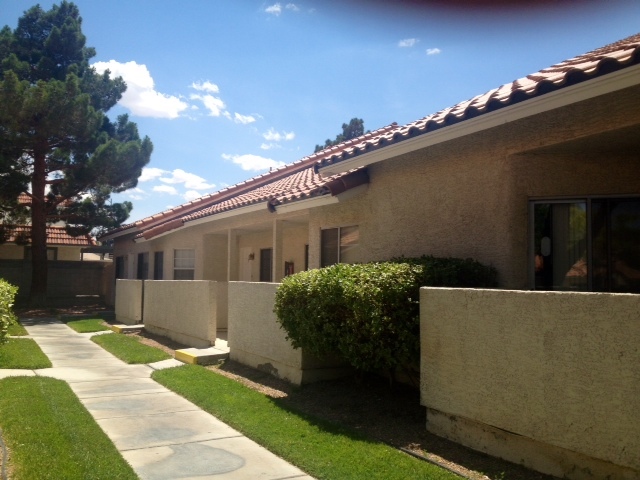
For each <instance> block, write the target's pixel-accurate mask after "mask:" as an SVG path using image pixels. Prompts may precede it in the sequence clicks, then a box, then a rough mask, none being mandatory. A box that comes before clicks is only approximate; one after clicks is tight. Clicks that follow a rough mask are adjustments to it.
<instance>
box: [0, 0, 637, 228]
mask: <svg viewBox="0 0 640 480" xmlns="http://www.w3.org/2000/svg"><path fill="white" fill-rule="evenodd" d="M39 3H40V5H41V6H42V7H43V8H45V9H49V8H50V7H51V5H52V4H53V3H56V2H53V1H50V0H43V1H40V2H39ZM75 3H76V5H78V7H79V9H80V13H81V15H82V17H83V31H84V33H85V35H86V36H87V44H88V45H89V46H93V47H95V49H96V51H97V56H96V57H95V58H94V59H93V62H92V63H94V64H95V66H96V68H101V69H102V68H105V67H106V66H108V67H109V68H110V69H111V71H112V72H114V73H117V74H120V75H122V76H123V77H124V78H125V81H126V82H127V84H128V85H129V89H128V91H127V93H126V94H125V97H124V98H123V99H122V100H121V102H120V104H119V105H118V106H116V107H115V108H114V109H112V110H111V111H110V112H109V114H110V115H111V116H116V115H118V114H120V113H128V114H129V115H130V118H131V120H133V121H135V122H136V123H137V124H138V127H139V130H140V133H141V134H142V135H148V136H149V137H150V138H151V140H152V142H153V144H154V153H153V155H152V158H151V162H150V163H149V165H148V168H146V169H145V171H144V172H143V176H142V177H141V178H140V181H139V183H138V187H137V188H136V189H134V190H130V191H128V192H125V193H123V194H119V195H116V196H114V200H116V201H121V200H130V201H131V202H132V203H133V205H134V210H133V212H132V216H131V218H130V219H129V221H134V220H137V219H140V218H143V217H146V216H148V215H151V214H154V213H157V212H160V211H162V210H165V209H167V208H170V207H172V206H176V205H179V204H181V203H184V202H185V201H187V200H191V199H194V198H196V197H197V196H200V195H203V194H206V193H211V192H213V191H216V190H219V189H221V188H224V187H226V186H229V185H233V184H235V183H238V182H241V181H243V180H246V179H248V178H250V177H253V176H255V175H258V174H260V173H263V172H265V171H267V170H268V169H269V167H273V166H278V165H282V164H285V163H290V162H293V161H295V160H297V159H300V158H302V157H304V156H306V155H309V154H311V153H312V152H313V149H314V146H315V145H316V144H318V143H324V141H325V139H327V138H334V137H335V136H336V135H337V134H338V133H339V132H340V131H341V125H342V123H345V122H348V121H349V120H350V119H351V118H353V117H359V118H363V119H364V121H365V128H367V129H371V130H373V129H376V128H380V127H382V126H385V125H388V124H390V123H392V122H398V123H399V124H404V123H408V122H411V121H414V120H417V119H419V118H421V117H424V116H426V115H429V114H431V113H434V112H436V111H438V110H440V109H442V108H445V107H448V106H451V105H454V104H456V103H458V102H460V101H462V100H466V99H468V98H470V97H473V96H475V95H477V94H480V93H484V92H485V91H487V90H490V89H492V88H495V87H498V86H500V85H502V84H504V83H508V82H511V81H513V80H515V79H516V78H519V77H522V76H525V75H527V74H529V73H533V72H535V71H537V70H540V69H542V68H544V67H547V66H550V65H552V64H553V63H556V62H558V61H562V60H565V59H567V58H570V57H573V56H575V55H579V54H582V53H585V52H587V51H589V50H592V49H594V48H597V47H600V46H602V45H605V44H607V43H611V42H614V41H616V40H620V39H622V38H624V37H627V36H629V35H632V34H634V33H638V32H640V1H638V0H602V1H577V0H576V1H556V2H534V1H526V2H522V3H526V4H539V5H542V6H540V7H538V8H528V9H522V8H514V7H509V8H505V7H502V8H497V7H495V8H489V7H486V6H485V7H483V8H475V9H469V8H466V9H465V8H454V9H448V10H447V9H443V8H442V7H441V5H442V3H443V2H424V4H423V6H422V7H421V8H410V7H406V6H405V7H402V6H400V5H403V4H402V3H397V2H395V3H394V2H386V3H387V4H389V5H392V6H391V7H385V6H384V3H385V2H379V1H370V2H367V1H365V0H360V1H355V0H354V1H349V0H343V1H340V2H338V1H329V0H323V1H320V0H315V1H311V0H310V1H300V2H297V1H296V2H295V3H287V2H275V1H267V2H263V1H253V0H242V1H238V0H183V1H180V2H179V1H168V0H109V1H95V0H76V1H75ZM444 3H446V2H444ZM464 3H465V2H462V1H458V2H457V4H458V5H460V4H464ZM467 3H477V2H471V1H470V0H469V1H468V2H467ZM502 3H506V2H502ZM34 4H35V2H31V1H23V0H0V25H9V26H10V27H11V28H15V26H16V25H17V20H18V18H19V17H20V16H21V15H22V13H23V12H24V10H26V9H28V8H29V7H31V6H32V5H34Z"/></svg>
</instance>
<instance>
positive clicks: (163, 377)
mask: <svg viewBox="0 0 640 480" xmlns="http://www.w3.org/2000/svg"><path fill="white" fill-rule="evenodd" d="M152 378H153V379H154V380H156V381H157V382H159V383H161V384H162V385H164V386H166V387H167V388H169V389H171V390H173V391H174V392H176V393H178V394H180V395H182V396H183V397H185V398H187V399H189V400H190V401H192V402H193V403H195V404H196V405H198V406H199V407H200V408H202V409H203V410H205V411H207V412H209V413H211V414H212V415H214V416H215V417H217V418H219V419H220V420H222V421H223V422H225V423H227V424H229V425H230V426H232V427H233V428H235V429H237V430H239V431H240V432H242V433H243V434H245V435H246V436H247V437H249V438H251V439H253V440H255V441H256V442H257V443H259V444H260V445H262V446H264V447H265V448H267V449H268V450H270V451H272V452H273V453H275V454H276V455H278V456H280V457H282V458H284V459H285V460H287V461H289V462H291V463H293V464H294V465H297V466H298V467H299V468H301V469H302V470H304V471H305V472H307V473H308V474H310V475H312V476H313V477H315V478H318V479H335V480H350V479H354V480H355V479H363V478H366V479H381V480H406V479H407V478H416V479H418V478H419V479H434V480H435V479H443V480H444V479H447V480H453V479H459V478H460V477H458V476H457V475H454V474H453V473H451V472H449V471H447V470H444V469H442V468H439V467H437V466H435V465H432V464H429V463H426V462H423V461H421V460H418V459H415V458H413V457H411V456H409V455H406V454H404V453H402V452H399V451H398V450H396V449H394V448H392V447H389V446H387V445H385V444H383V443H380V442H377V441H373V440H370V439H367V438H365V437H364V436H362V435H360V434H359V433H357V432H355V431H353V430H351V429H347V428H344V427H342V426H340V425H337V424H334V423H331V422H327V421H325V420H322V419H318V418H315V417H312V416H309V415H305V414H303V413H299V412H295V411H292V410H291V409H290V408H287V407H285V406H284V405H283V404H282V403H281V402H279V401H278V400H277V399H273V398H270V397H267V396H266V395H263V394H261V393H259V392H256V391H254V390H251V389H250V388H247V387H245V386H244V385H241V384H240V383H238V382H235V381H233V380H231V379H229V378H226V377H223V376H222V375H218V374H216V373H214V372H211V371H209V370H207V369H205V368H203V367H201V366H198V365H185V366H182V367H177V368H170V369H166V370H159V371H156V372H154V373H153V374H152Z"/></svg>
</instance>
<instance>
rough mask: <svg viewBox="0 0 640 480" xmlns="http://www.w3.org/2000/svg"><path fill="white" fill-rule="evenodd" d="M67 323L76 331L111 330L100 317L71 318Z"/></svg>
mask: <svg viewBox="0 0 640 480" xmlns="http://www.w3.org/2000/svg"><path fill="white" fill-rule="evenodd" d="M67 325H68V326H69V327H71V328H72V329H74V330H75V331H76V332H78V333H92V332H104V331H106V330H111V329H110V328H109V327H107V326H106V325H105V324H104V320H103V319H102V318H85V319H82V320H72V321H70V322H67Z"/></svg>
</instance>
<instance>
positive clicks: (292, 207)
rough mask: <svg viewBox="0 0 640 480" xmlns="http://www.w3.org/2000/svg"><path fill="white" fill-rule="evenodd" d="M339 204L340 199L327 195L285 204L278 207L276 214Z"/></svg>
mask: <svg viewBox="0 0 640 480" xmlns="http://www.w3.org/2000/svg"><path fill="white" fill-rule="evenodd" d="M333 203H338V198H337V197H334V196H333V195H330V194H327V195H322V196H321V197H313V198H306V199H304V200H298V201H293V202H291V203H285V204H284V205H278V206H276V213H290V212H297V211H298V210H305V209H307V208H314V207H322V206H324V205H331V204H333Z"/></svg>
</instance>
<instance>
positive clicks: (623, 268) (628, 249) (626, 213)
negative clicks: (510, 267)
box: [531, 198, 640, 293]
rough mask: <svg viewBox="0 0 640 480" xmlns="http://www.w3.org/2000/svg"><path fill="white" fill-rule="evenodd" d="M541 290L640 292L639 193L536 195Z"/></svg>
mask: <svg viewBox="0 0 640 480" xmlns="http://www.w3.org/2000/svg"><path fill="white" fill-rule="evenodd" d="M531 219H532V229H531V230H532V232H533V239H532V249H531V250H532V253H531V255H532V258H531V265H532V268H531V270H532V272H531V277H532V282H531V283H532V285H533V288H534V289H536V290H574V291H596V292H626V293H640V198H582V199H575V200H570V201H535V202H532V205H531Z"/></svg>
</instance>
